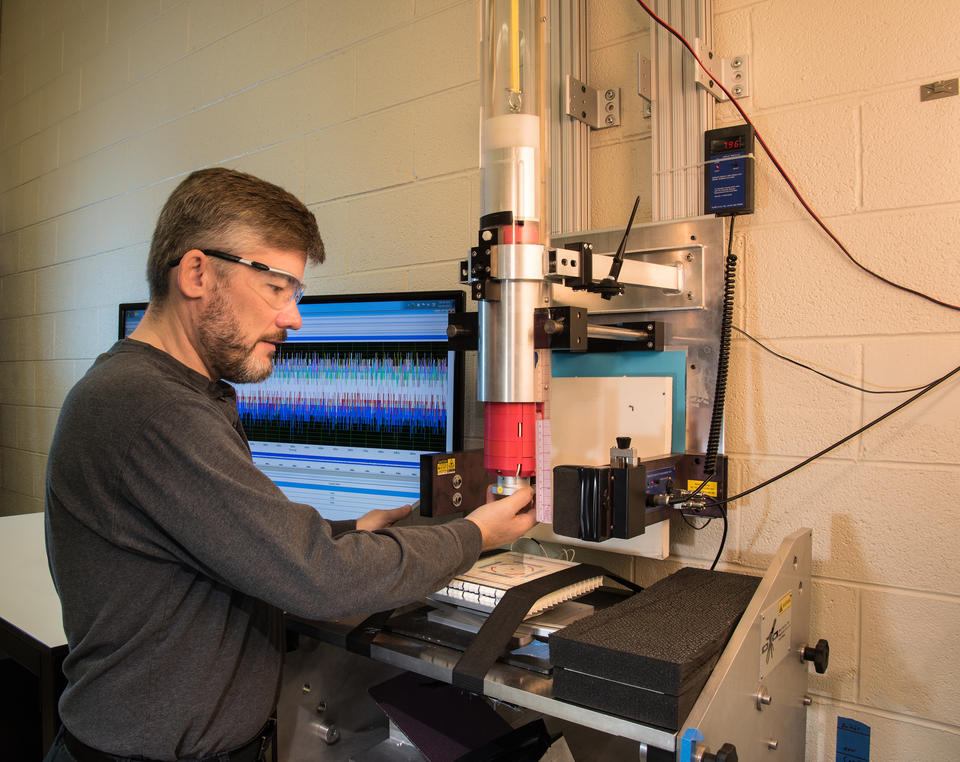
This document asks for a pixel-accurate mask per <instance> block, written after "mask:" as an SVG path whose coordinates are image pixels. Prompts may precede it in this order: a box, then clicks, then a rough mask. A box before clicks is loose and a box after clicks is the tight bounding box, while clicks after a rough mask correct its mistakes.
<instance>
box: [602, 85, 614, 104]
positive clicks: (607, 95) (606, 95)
mask: <svg viewBox="0 0 960 762" xmlns="http://www.w3.org/2000/svg"><path fill="white" fill-rule="evenodd" d="M603 97H604V98H606V99H607V100H608V101H612V100H613V99H614V98H616V97H617V91H616V90H614V89H612V88H611V89H610V90H607V92H605V93H604V94H603Z"/></svg>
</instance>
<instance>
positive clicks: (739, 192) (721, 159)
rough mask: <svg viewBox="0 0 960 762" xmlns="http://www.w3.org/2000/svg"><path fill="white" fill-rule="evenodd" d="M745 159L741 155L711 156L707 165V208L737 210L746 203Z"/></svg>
mask: <svg viewBox="0 0 960 762" xmlns="http://www.w3.org/2000/svg"><path fill="white" fill-rule="evenodd" d="M746 163H747V157H746V155H745V154H743V153H730V154H720V155H719V156H712V157H711V158H710V161H709V162H708V164H707V188H708V189H709V204H708V206H709V208H710V209H711V210H713V211H718V210H723V209H739V208H741V207H743V206H745V205H746V203H747V169H746Z"/></svg>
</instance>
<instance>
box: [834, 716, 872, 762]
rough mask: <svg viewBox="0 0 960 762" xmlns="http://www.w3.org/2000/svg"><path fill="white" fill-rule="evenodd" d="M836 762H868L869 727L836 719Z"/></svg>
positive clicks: (860, 723) (843, 718)
mask: <svg viewBox="0 0 960 762" xmlns="http://www.w3.org/2000/svg"><path fill="white" fill-rule="evenodd" d="M837 762H870V726H869V725H864V724H863V723H862V722H857V721H856V720H852V719H850V718H849V717H837Z"/></svg>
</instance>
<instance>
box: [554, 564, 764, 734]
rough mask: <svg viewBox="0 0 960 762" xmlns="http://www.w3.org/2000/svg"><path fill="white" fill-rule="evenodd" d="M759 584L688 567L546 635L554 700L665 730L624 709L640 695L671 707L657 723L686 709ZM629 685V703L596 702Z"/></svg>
mask: <svg viewBox="0 0 960 762" xmlns="http://www.w3.org/2000/svg"><path fill="white" fill-rule="evenodd" d="M759 584H760V579H759V578H758V577H748V576H745V575H741V574H731V573H729V572H711V571H707V570H705V569H694V568H689V567H688V568H684V569H681V570H680V571H678V572H676V573H675V574H672V575H670V576H669V577H667V578H665V579H663V580H660V582H657V583H656V584H654V585H651V586H650V587H648V588H647V589H646V590H644V591H643V592H640V593H637V594H636V595H634V596H632V597H630V598H628V599H626V600H625V601H623V602H621V603H618V604H616V605H614V606H611V607H610V608H607V609H603V610H602V611H598V612H597V613H595V614H593V615H592V616H589V617H586V618H584V619H581V620H579V621H577V622H574V623H573V624H571V625H569V626H568V627H565V628H564V629H562V630H560V631H559V632H556V633H554V634H553V635H551V636H550V662H551V664H553V666H554V667H555V668H558V669H562V670H564V671H566V674H564V675H563V676H560V677H559V679H557V678H556V677H555V680H554V696H555V697H556V698H561V699H567V700H570V701H574V702H576V703H581V704H585V705H587V706H592V707H595V708H597V709H603V710H604V711H613V712H615V713H617V714H622V715H624V716H628V717H631V718H632V719H640V720H643V721H648V722H654V723H655V724H658V725H664V726H670V725H671V724H672V723H665V722H662V721H655V720H653V719H649V718H646V717H644V716H641V715H643V712H642V711H640V712H637V711H628V707H629V706H631V705H633V704H637V703H638V702H639V704H643V703H644V701H645V699H644V692H646V693H647V694H649V695H648V696H647V699H648V700H649V701H648V703H650V705H651V708H653V709H656V707H655V706H654V705H659V704H662V703H663V700H661V699H659V698H656V699H653V698H651V696H652V695H653V694H650V692H656V693H657V694H666V697H667V698H665V699H664V700H666V701H668V702H672V704H673V706H672V708H669V709H665V710H664V709H662V708H661V709H656V711H654V712H653V714H655V715H656V716H657V717H658V718H661V719H662V718H663V717H665V716H666V715H669V714H671V713H672V714H673V715H674V716H677V715H679V714H680V712H681V711H682V710H683V706H686V709H687V710H689V706H692V700H695V698H696V694H698V693H699V690H700V688H702V687H703V684H704V683H705V682H706V680H707V677H709V674H710V671H711V670H712V669H713V666H714V665H715V664H716V662H717V660H718V659H719V656H720V653H721V652H722V651H723V648H724V646H725V645H726V643H727V640H729V638H730V635H731V634H732V633H733V630H734V628H735V627H736V624H737V622H738V621H739V619H740V617H741V615H742V614H743V612H744V610H745V609H746V607H747V605H748V604H749V603H750V599H751V598H752V597H753V594H754V592H755V591H756V589H757V586H758V585H759ZM577 675H583V678H582V679H581V680H580V682H579V683H578V682H577V681H578V679H579V678H578V677H577ZM588 678H589V679H588ZM608 681H609V682H608ZM616 686H624V688H619V687H616ZM631 686H633V687H635V688H637V689H639V691H638V692H637V693H636V700H633V699H631V700H630V701H626V700H625V699H623V698H622V697H621V699H620V700H619V701H616V700H611V698H612V696H611V697H607V696H605V695H603V694H612V693H613V692H616V691H623V690H625V689H628V688H629V687H631ZM691 691H695V693H694V694H693V696H692V700H690V696H691ZM591 696H592V698H591ZM684 696H686V697H687V699H688V700H684V701H679V700H678V699H681V698H682V697H684ZM669 697H672V698H669ZM683 716H685V712H684V713H683Z"/></svg>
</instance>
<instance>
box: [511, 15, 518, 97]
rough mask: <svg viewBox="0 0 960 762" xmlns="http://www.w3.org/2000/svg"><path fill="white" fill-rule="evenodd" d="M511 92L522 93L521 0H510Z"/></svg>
mask: <svg viewBox="0 0 960 762" xmlns="http://www.w3.org/2000/svg"><path fill="white" fill-rule="evenodd" d="M510 92H512V93H519V92H520V0H510Z"/></svg>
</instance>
